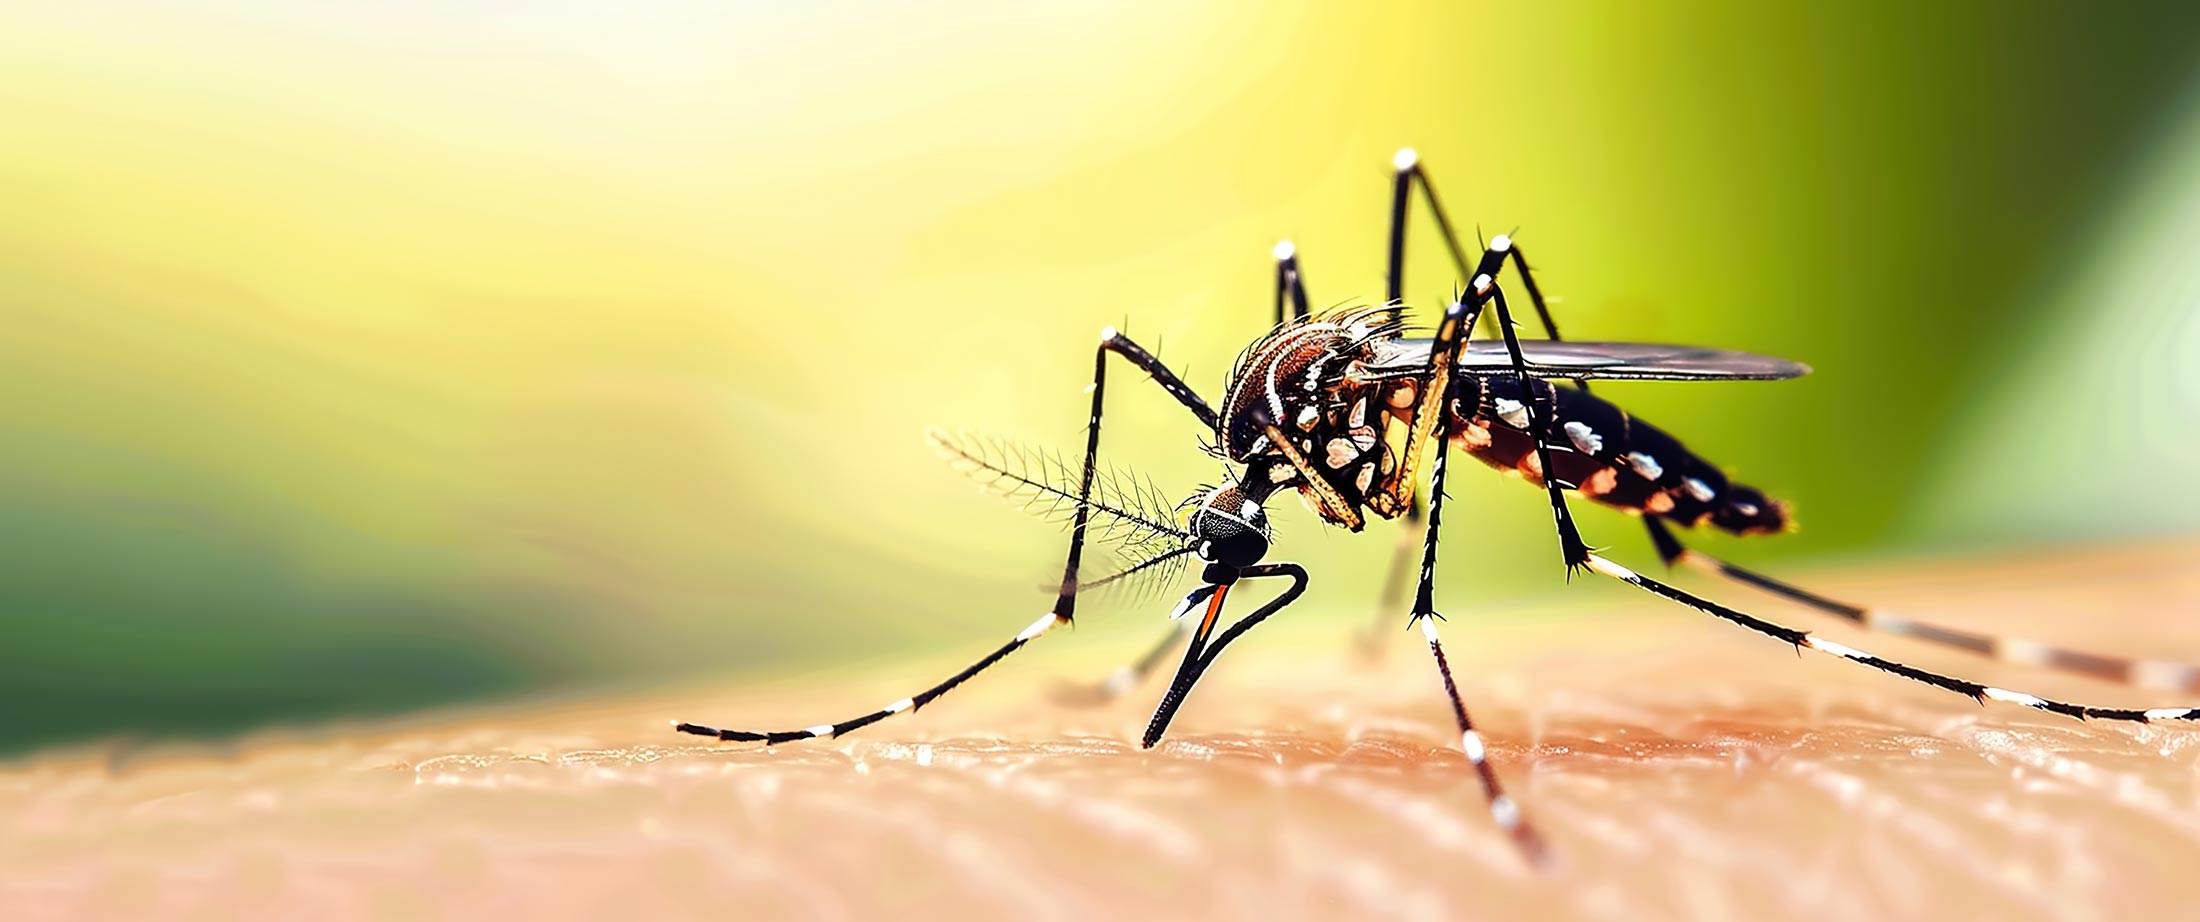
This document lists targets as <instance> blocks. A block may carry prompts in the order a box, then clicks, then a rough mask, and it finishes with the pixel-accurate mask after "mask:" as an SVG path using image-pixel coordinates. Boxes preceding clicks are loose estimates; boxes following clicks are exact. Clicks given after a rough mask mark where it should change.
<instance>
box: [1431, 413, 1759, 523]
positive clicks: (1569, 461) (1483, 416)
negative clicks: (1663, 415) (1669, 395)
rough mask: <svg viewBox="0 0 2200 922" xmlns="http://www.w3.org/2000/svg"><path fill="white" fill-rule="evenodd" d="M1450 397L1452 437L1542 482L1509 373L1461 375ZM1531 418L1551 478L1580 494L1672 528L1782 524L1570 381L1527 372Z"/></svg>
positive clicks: (1699, 462)
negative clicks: (1536, 422) (1562, 383)
mask: <svg viewBox="0 0 2200 922" xmlns="http://www.w3.org/2000/svg"><path fill="white" fill-rule="evenodd" d="M1457 387H1458V390H1457V392H1456V393H1457V394H1458V397H1457V399H1456V400H1454V401H1453V403H1452V413H1453V419H1452V427H1453V428H1452V431H1453V432H1454V433H1457V435H1455V436H1454V440H1455V441H1456V442H1457V443H1458V444H1459V445H1460V446H1461V447H1463V448H1465V449H1466V450H1467V451H1468V452H1469V453H1471V454H1473V455H1474V456H1475V457H1477V458H1480V459H1481V460H1482V461H1483V463H1485V464H1488V465H1490V466H1491V467H1494V468H1497V469H1499V470H1508V471H1519V472H1520V473H1521V474H1523V475H1525V476H1526V477H1527V478H1528V479H1529V480H1530V481H1533V482H1535V483H1537V484H1541V483H1542V482H1543V469H1542V464H1541V462H1540V461H1539V460H1538V459H1537V457H1536V453H1535V442H1534V440H1533V439H1532V438H1530V437H1529V434H1528V408H1527V405H1526V404H1525V403H1524V402H1523V401H1524V400H1526V399H1527V398H1526V397H1525V396H1523V392H1522V390H1521V386H1520V379H1519V378H1517V377H1515V376H1513V375H1505V374H1501V375H1462V376H1460V378H1459V381H1458V385H1457ZM1528 390H1529V391H1530V392H1532V393H1533V394H1534V398H1535V401H1536V407H1535V409H1536V416H1537V417H1538V418H1540V419H1542V420H1543V421H1544V423H1545V425H1547V426H1548V427H1549V429H1550V431H1549V433H1548V435H1547V436H1546V438H1547V440H1548V441H1549V443H1550V446H1551V466H1552V467H1554V468H1556V469H1557V470H1556V474H1557V477H1558V481H1559V483H1561V484H1564V485H1566V486H1567V487H1569V488H1571V489H1574V490H1578V491H1579V492H1580V493H1581V494H1582V495H1583V496H1587V497H1589V498H1590V499H1593V500H1596V501H1597V502H1600V503H1603V504H1605V505H1607V506H1613V507H1617V508H1620V509H1630V510H1635V511H1639V512H1644V513H1648V514H1650V515H1655V516H1658V517H1660V518H1663V519H1666V520H1668V521H1671V522H1674V523H1675V524H1679V525H1687V526H1694V525H1697V524H1701V523H1703V522H1705V521H1709V522H1710V523H1711V524H1712V525H1714V526H1717V527H1718V528H1720V529H1723V530H1725V531H1730V532H1733V533H1735V534H1763V533H1767V532H1776V531H1780V530H1783V529H1785V528H1786V527H1787V526H1788V514H1787V507H1786V506H1784V505H1782V504H1781V503H1780V502H1778V501H1777V500H1772V499H1768V498H1766V496H1765V495H1764V493H1762V492H1760V491H1759V490H1757V489H1756V488H1755V487H1750V486H1744V485H1742V484H1738V483H1734V482H1732V481H1729V480H1727V479H1726V475H1725V474H1723V473H1721V472H1720V471H1719V469H1718V468H1717V467H1714V466H1712V465H1711V464H1710V463H1709V462H1707V461H1705V460H1703V459H1702V458H1700V457H1698V456H1697V455H1696V453H1695V452H1692V451H1689V450H1688V448H1687V446H1684V445H1682V444H1681V443H1680V440H1679V439H1676V438H1674V437H1672V436H1670V435H1667V434H1666V433H1665V431H1664V430H1662V429H1659V428H1657V427H1656V426H1652V425H1650V424H1649V423H1645V422H1643V421H1642V420H1639V419H1636V418H1634V417H1632V416H1630V415H1628V413H1627V411H1625V410H1622V409H1620V408H1619V407H1617V406H1614V405H1613V404H1611V403H1610V402H1609V401H1606V400H1603V399H1601V398H1598V397H1595V396H1593V395H1590V394H1588V393H1585V392H1583V391H1581V390H1578V389H1575V388H1572V387H1554V386H1552V384H1551V383H1550V382H1548V381H1545V380H1542V379H1540V378H1530V379H1528Z"/></svg>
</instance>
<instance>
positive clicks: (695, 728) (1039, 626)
mask: <svg viewBox="0 0 2200 922" xmlns="http://www.w3.org/2000/svg"><path fill="white" fill-rule="evenodd" d="M1067 620H1069V619H1067V618H1063V617H1061V616H1060V615H1057V614H1055V613H1054V612H1051V611H1050V612H1047V613H1046V614H1044V615H1040V616H1039V620H1037V621H1034V622H1032V623H1031V626H1030V627H1027V628H1024V629H1023V631H1022V632H1021V633H1019V634H1017V635H1016V637H1015V639H1013V640H1010V641H1009V642H1008V643H1006V644H1003V645H1001V648H1000V649H998V650H995V651H993V652H992V653H990V654H987V655H986V657H985V658H984V659H981V660H979V661H977V662H975V663H972V664H970V666H969V668H967V669H964V670H963V671H961V672H958V673H955V674H954V675H952V676H949V677H948V679H947V681H945V682H941V683H940V684H938V685H934V686H932V687H931V688H927V689H925V690H924V691H921V692H918V693H916V694H914V695H911V696H909V697H907V698H903V699H901V700H900V701H896V702H894V703H892V704H889V705H887V706H885V707H883V708H879V709H878V710H876V711H872V712H871V713H868V714H865V715H863V716H861V717H853V718H850V719H848V720H843V721H841V722H839V723H832V724H819V725H817V726H814V727H809V728H807V729H802V730H720V729H718V728H716V727H706V726H703V725H702V724H692V723H685V722H674V723H673V725H672V728H673V729H674V730H678V731H680V732H681V733H692V734H695V735H697V736H711V737H717V738H718V739H722V740H733V741H737V742H752V743H753V742H760V743H764V744H765V745H777V744H779V743H789V742H793V741H795V740H806V739H816V738H821V737H822V738H827V739H829V738H832V737H836V736H839V735H841V734H843V733H849V732H852V731H855V730H859V729H862V728H864V727H868V726H870V725H872V724H875V723H878V722H879V721H881V720H885V719H886V718H888V717H892V716H894V715H895V714H899V713H901V712H903V711H914V710H917V709H918V708H921V707H924V706H925V705H927V704H931V703H932V702H933V700H934V699H937V698H938V697H939V696H941V695H944V694H947V693H948V692H950V691H953V690H954V689H955V686H957V685H961V684H962V683H964V682H966V681H969V680H970V677H972V676H975V675H977V674H978V673H981V672H984V671H986V670H987V669H989V668H991V667H992V666H993V664H994V663H998V662H1000V661H1001V660H1004V659H1007V658H1008V655H1009V654H1011V653H1014V652H1016V651H1017V650H1018V649H1020V648H1022V647H1023V645H1024V644H1027V643H1030V642H1032V641H1033V640H1037V639H1038V638H1039V635H1041V634H1044V633H1046V632H1047V631H1048V630H1049V629H1051V628H1053V627H1054V626H1055V625H1057V624H1061V623H1063V622H1065V621H1067Z"/></svg>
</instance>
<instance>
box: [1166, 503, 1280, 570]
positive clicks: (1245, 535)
mask: <svg viewBox="0 0 2200 922" xmlns="http://www.w3.org/2000/svg"><path fill="white" fill-rule="evenodd" d="M1184 503H1185V505H1187V506H1190V507H1192V515H1191V521H1190V522H1189V523H1188V524H1189V525H1190V531H1191V534H1192V538H1191V545H1192V552H1193V553H1195V554H1198V555H1199V559H1201V560H1205V561H1207V562H1209V563H1219V564H1222V565H1223V566H1227V567H1232V568H1236V569H1243V568H1245V567H1250V566H1252V565H1254V564H1256V563H1259V562H1260V559H1261V558H1262V557H1265V556H1267V555H1268V537H1269V531H1268V511H1267V510H1265V509H1262V508H1261V506H1260V502H1259V501H1257V500H1254V499H1251V498H1249V497H1247V496H1246V495H1245V492H1244V491H1243V490H1240V489H1238V487H1237V485H1235V484H1231V485H1228V486H1220V487H1215V488H1213V489H1210V490H1206V491H1203V492H1200V493H1194V494H1192V498H1190V499H1188V500H1185V501H1184Z"/></svg>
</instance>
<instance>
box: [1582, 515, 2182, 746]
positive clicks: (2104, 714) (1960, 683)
mask: <svg viewBox="0 0 2200 922" xmlns="http://www.w3.org/2000/svg"><path fill="white" fill-rule="evenodd" d="M1585 565H1586V566H1587V567H1588V568H1589V569H1591V570H1594V571H1596V572H1597V573H1600V574H1603V575H1605V576H1609V577H1611V578H1613V579H1616V580H1619V581H1620V582H1623V583H1626V584H1628V585H1630V586H1634V587H1635V588H1637V589H1641V590H1644V591H1646V592H1649V593H1651V594H1653V595H1658V596H1663V597H1664V598H1666V599H1669V600H1671V601H1674V602H1678V603H1680V604H1682V605H1685V606H1688V607H1689V608H1692V609H1695V610H1696V611H1698V612H1701V613H1703V614H1706V615H1710V616H1711V617H1714V618H1718V619H1720V620H1722V621H1729V622H1732V623H1734V624H1738V625H1741V626H1742V627H1744V628H1747V629H1749V630H1752V631H1755V632H1757V633H1759V634H1763V635H1765V636H1767V637H1770V638H1772V639H1774V640H1778V641H1780V642H1782V643H1786V644H1791V645H1793V646H1795V647H1796V648H1798V649H1802V648H1808V649H1812V650H1816V651H1818V652H1820V653H1824V654H1827V655H1829V656H1835V657H1839V658H1841V659H1844V660H1847V661H1849V662H1852V663H1860V664H1862V665H1865V666H1870V667H1871V668H1873V669H1877V670H1879V671H1881V672H1888V673H1893V674H1895V675H1898V676H1901V677H1903V678H1905V679H1909V680H1910V681H1913V682H1921V683H1924V684H1926V685H1930V686H1932V687H1934V688H1939V689H1943V690H1946V691H1951V692H1955V693H1956V694H1959V695H1962V696H1964V697H1966V698H1970V699H1972V700H1974V701H1977V702H1979V703H1980V704H1984V703H1986V702H1987V701H2006V702H2009V703H2011V704H2021V705H2024V706H2025V707H2029V708H2035V709H2037V710H2042V711H2048V712H2050V713H2055V714H2062V715H2064V716H2067V717H2075V718H2078V719H2079V720H2088V719H2091V720H2128V721H2134V722H2137V723H2147V722H2150V721H2156V720H2200V707H2168V708H2109V707H2096V706H2093V705H2087V704H2069V703H2066V702H2061V701H2054V700H2051V699H2047V698H2042V697H2040V696H2038V695H2031V694H2026V693H2024V692H2020V691H2011V690H2009V689H2006V688H1995V687H1993V686H1991V685H1981V684H1979V683H1977V682H1972V681H1970V680H1967V679H1959V678H1955V677H1953V676H1947V675H1942V674H1940V673H1937V672H1930V671H1927V670H1924V669H1919V668H1917V667H1916V666H1911V665H1908V664H1905V663H1899V662H1896V661H1894V660H1890V659H1886V658H1884V657H1879V656H1874V655H1872V654H1870V653H1866V652H1864V651H1862V650H1858V649H1856V648H1854V647H1849V646H1845V645H1843V644H1838V643H1835V642H1833V641H1830V640H1826V639H1823V638H1820V637H1818V636H1817V635H1815V634H1811V633H1809V632H1807V631H1798V630H1796V629H1794V628H1790V627H1782V626H1780V625H1777V624H1774V623H1772V622H1770V621H1765V620H1763V619H1760V618H1755V617H1752V616H1750V615H1746V614H1743V613H1742V612H1739V611H1735V610H1734V609H1731V608H1728V607H1726V606H1724V605H1720V604H1718V603H1717V602H1712V601H1708V600H1705V599H1702V598H1699V597H1697V596H1694V595H1690V594H1689V593H1687V592H1684V591H1682V590H1679V589H1675V588H1673V587H1672V586H1668V585H1666V584H1664V583H1661V582H1658V581H1657V580H1654V579H1651V578H1649V577H1647V576H1643V575H1642V574H1639V573H1636V572H1635V571H1633V570H1629V569H1627V568H1626V567H1623V566H1620V565H1619V564H1616V563H1613V562H1611V561H1609V560H1606V559H1604V558H1603V557H1600V556H1597V555H1596V554H1593V553H1592V554H1589V555H1588V559H1587V561H1586V563H1585Z"/></svg>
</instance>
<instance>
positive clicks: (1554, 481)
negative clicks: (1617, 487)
mask: <svg viewBox="0 0 2200 922" xmlns="http://www.w3.org/2000/svg"><path fill="white" fill-rule="evenodd" d="M1511 245H1512V241H1511V240H1509V239H1507V238H1506V237H1505V236H1503V235H1499V236H1498V237H1496V238H1495V239H1493V240H1491V241H1490V251H1489V253H1487V254H1484V256H1483V263H1484V265H1485V266H1489V265H1491V264H1493V263H1496V262H1498V261H1499V259H1501V258H1502V257H1503V256H1504V251H1506V250H1508V249H1510V248H1511ZM1493 257H1495V258H1493ZM1473 288H1474V290H1475V291H1476V292H1477V295H1478V296H1484V295H1483V294H1482V293H1485V292H1486V297H1488V298H1489V300H1490V303H1491V304H1492V305H1493V306H1494V307H1496V309H1497V327H1498V329H1499V330H1500V331H1501V332H1503V334H1504V336H1505V351H1506V352H1509V353H1511V355H1512V363H1513V374H1515V375H1518V376H1519V378H1520V382H1521V390H1522V391H1523V392H1524V393H1525V394H1526V396H1527V399H1526V400H1523V401H1522V403H1523V404H1524V405H1525V406H1526V408H1527V413H1528V432H1529V433H1530V434H1531V435H1533V436H1534V437H1535V455H1536V461H1537V462H1538V463H1540V464H1541V465H1542V470H1543V472H1544V476H1543V486H1544V489H1545V491H1546V492H1548V493H1549V494H1550V497H1551V517H1552V518H1553V519H1554V520H1555V521H1556V522H1557V524H1558V543H1559V552H1560V554H1562V555H1563V556H1564V557H1565V561H1566V571H1567V572H1568V573H1572V572H1573V571H1574V570H1575V569H1576V568H1579V567H1582V566H1585V565H1587V563H1588V561H1589V545H1588V544H1587V543H1586V542H1584V541H1582V540H1581V529H1580V528H1579V527H1577V526H1575V525H1574V516H1573V512H1572V511H1571V510H1569V509H1567V508H1566V494H1565V491H1566V490H1568V489H1571V488H1573V487H1575V486H1578V485H1577V484H1568V483H1561V482H1560V481H1559V479H1558V476H1557V473H1556V472H1557V470H1558V469H1557V468H1555V467H1553V466H1551V444H1550V424H1549V421H1547V420H1545V419H1544V418H1543V411H1542V408H1541V406H1540V401H1538V400H1536V399H1535V396H1534V394H1535V392H1534V389H1533V388H1531V387H1529V386H1528V384H1529V382H1530V380H1531V379H1530V377H1529V375H1528V362H1527V359H1526V358H1524V357H1522V355H1521V354H1520V336H1519V334H1518V333H1516V332H1514V330H1513V322H1512V312H1511V311H1509V310H1507V309H1506V307H1505V290H1504V289H1503V288H1499V287H1498V286H1497V283H1496V282H1495V281H1494V280H1492V278H1491V277H1490V276H1489V275H1487V274H1483V275H1478V276H1476V277H1475V279H1474V285H1473ZM1554 409H1555V407H1554Z"/></svg>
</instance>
